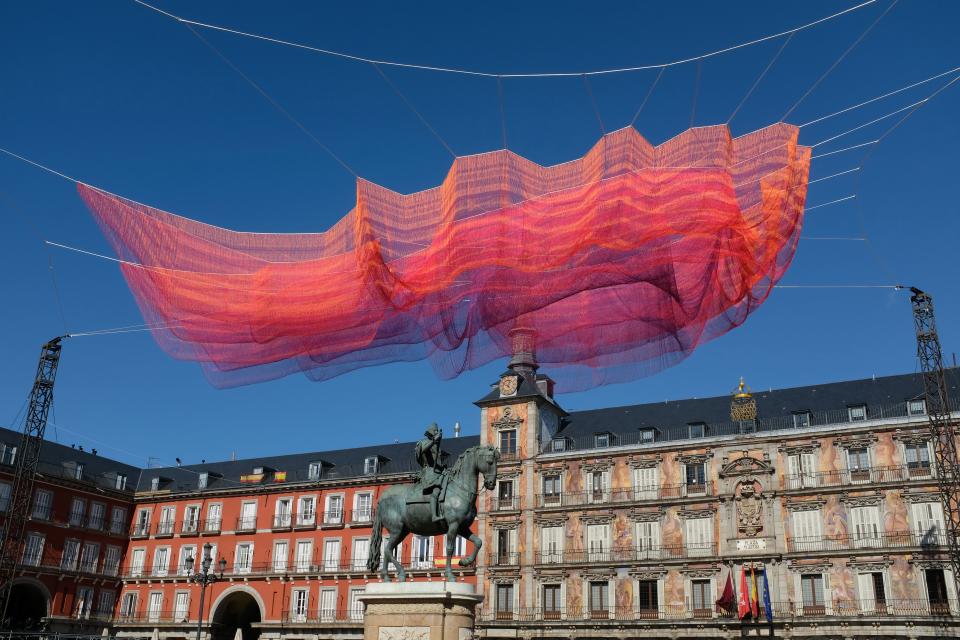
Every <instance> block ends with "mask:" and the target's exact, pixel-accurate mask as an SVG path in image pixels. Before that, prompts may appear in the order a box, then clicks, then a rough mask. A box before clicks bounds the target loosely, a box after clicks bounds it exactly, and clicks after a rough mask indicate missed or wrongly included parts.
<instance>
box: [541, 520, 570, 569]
mask: <svg viewBox="0 0 960 640" xmlns="http://www.w3.org/2000/svg"><path fill="white" fill-rule="evenodd" d="M565 537H566V535H565V531H564V528H563V526H562V525H551V526H543V527H540V563H541V564H557V563H561V562H563V559H564V556H563V541H564V538H565Z"/></svg>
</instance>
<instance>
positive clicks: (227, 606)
mask: <svg viewBox="0 0 960 640" xmlns="http://www.w3.org/2000/svg"><path fill="white" fill-rule="evenodd" d="M214 607H215V608H214V610H213V616H212V617H211V620H210V622H211V625H210V627H211V640H234V638H236V635H237V630H238V629H239V630H240V633H241V634H242V636H243V640H257V638H258V637H259V636H260V630H259V629H255V628H253V626H252V625H253V623H256V622H262V621H263V615H262V612H261V610H260V603H259V602H257V598H255V597H254V596H253V595H252V594H250V593H249V592H247V591H246V590H241V589H238V590H236V591H230V592H229V593H225V594H223V595H222V596H221V597H220V598H219V599H218V600H217V602H216V604H215V605H214Z"/></svg>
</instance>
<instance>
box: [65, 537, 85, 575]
mask: <svg viewBox="0 0 960 640" xmlns="http://www.w3.org/2000/svg"><path fill="white" fill-rule="evenodd" d="M79 560H80V541H79V540H64V541H63V555H61V556H60V568H61V569H63V570H64V571H76V570H77V561H79Z"/></svg>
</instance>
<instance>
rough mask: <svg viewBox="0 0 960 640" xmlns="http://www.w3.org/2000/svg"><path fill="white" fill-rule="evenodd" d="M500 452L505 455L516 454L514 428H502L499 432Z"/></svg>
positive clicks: (515, 432) (515, 431) (515, 433)
mask: <svg viewBox="0 0 960 640" xmlns="http://www.w3.org/2000/svg"><path fill="white" fill-rule="evenodd" d="M500 453H501V454H503V455H505V456H515V455H517V430H516V429H504V430H503V431H501V432H500Z"/></svg>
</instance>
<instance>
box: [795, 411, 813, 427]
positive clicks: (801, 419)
mask: <svg viewBox="0 0 960 640" xmlns="http://www.w3.org/2000/svg"><path fill="white" fill-rule="evenodd" d="M793 426H794V427H795V428H797V429H805V428H806V427H809V426H810V412H809V411H798V412H796V413H794V414H793Z"/></svg>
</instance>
